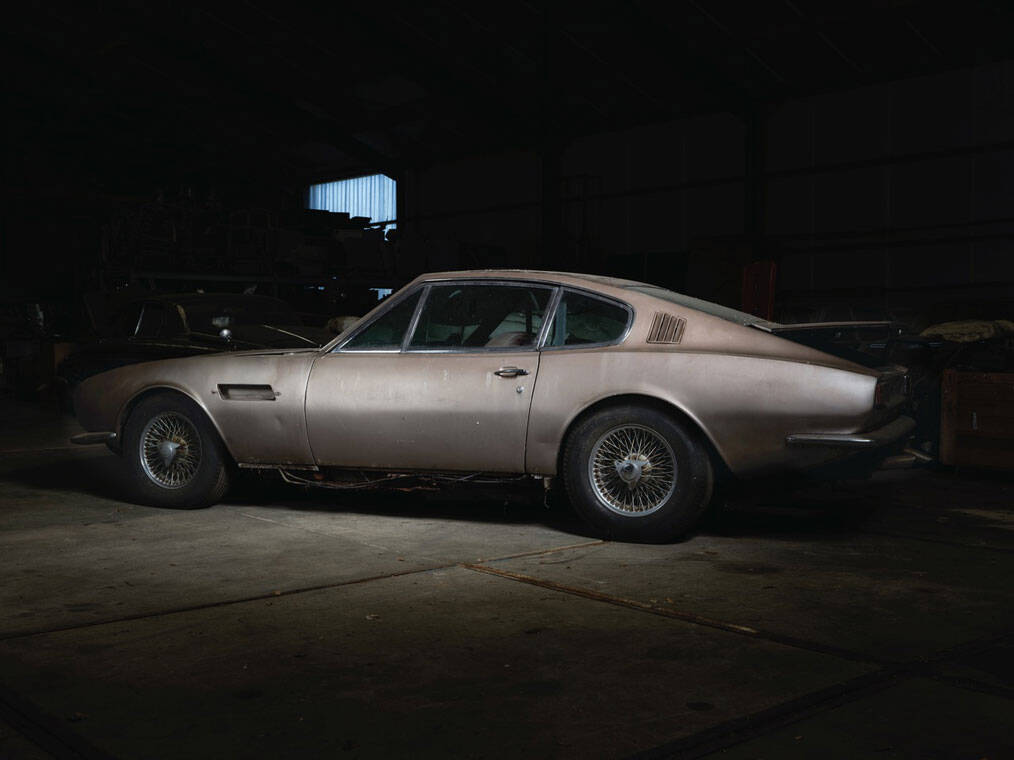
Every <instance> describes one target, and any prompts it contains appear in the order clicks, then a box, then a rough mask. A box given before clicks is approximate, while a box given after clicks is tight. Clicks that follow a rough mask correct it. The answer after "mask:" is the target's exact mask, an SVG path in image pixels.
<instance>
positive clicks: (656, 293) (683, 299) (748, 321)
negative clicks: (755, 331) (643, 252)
mask: <svg viewBox="0 0 1014 760" xmlns="http://www.w3.org/2000/svg"><path fill="white" fill-rule="evenodd" d="M624 287H626V289H627V290H634V291H636V292H638V293H643V294H644V295H646V296H651V297H652V298H660V299H662V300H663V301H668V302H669V303H674V304H676V305H677V306H686V307H687V308H688V309H695V310H696V311H703V312H704V313H705V314H710V315H711V316H713V317H719V318H720V319H724V320H726V321H728V322H735V323H736V324H737V325H756V326H758V327H764V328H768V329H771V328H774V327H778V326H779V325H778V323H777V322H769V321H768V320H766V319H761V318H760V317H755V316H754V315H753V314H747V313H746V312H745V311H736V309H730V308H729V307H728V306H721V305H719V304H717V303H712V302H711V301H704V300H702V299H700V298H694V297H693V296H686V295H683V294H682V293H676V292H674V291H672V290H666V289H665V288H660V287H658V286H657V285H644V284H642V283H637V284H636V285H626V286H624Z"/></svg>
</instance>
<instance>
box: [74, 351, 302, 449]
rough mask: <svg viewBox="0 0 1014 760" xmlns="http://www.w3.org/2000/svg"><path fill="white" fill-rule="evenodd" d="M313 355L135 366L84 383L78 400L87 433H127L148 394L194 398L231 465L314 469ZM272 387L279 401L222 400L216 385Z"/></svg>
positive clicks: (228, 357) (253, 356)
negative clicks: (309, 384)
mask: <svg viewBox="0 0 1014 760" xmlns="http://www.w3.org/2000/svg"><path fill="white" fill-rule="evenodd" d="M315 357H316V353H315V352H313V351H307V352H276V353H253V354H242V353H237V354H218V355H216V356H207V357H189V358H185V359H170V360H166V361H159V362H149V363H146V364H135V365H132V366H129V367H122V368H120V369H115V370H112V371H110V372H103V373H102V374H100V375H96V376H94V377H92V378H89V379H88V380H86V381H85V382H83V383H82V384H81V386H80V388H79V390H78V393H77V396H76V399H75V409H76V411H77V415H78V419H79V420H80V422H81V424H82V425H83V426H84V428H85V429H86V430H112V431H115V432H116V433H117V434H118V435H120V436H122V434H123V425H124V424H125V422H126V418H127V416H128V414H129V411H130V409H131V407H132V405H133V403H134V402H135V401H136V400H137V399H138V398H139V397H140V396H141V395H142V394H145V393H147V392H150V391H157V390H172V391H176V392H179V393H182V394H184V395H186V396H189V397H190V398H191V399H192V400H193V401H195V402H196V403H197V404H198V405H199V406H200V407H201V408H202V409H203V410H204V412H205V413H206V414H207V416H208V418H209V419H210V420H211V422H212V424H214V426H215V428H216V429H217V430H218V432H219V435H220V436H221V437H222V440H223V441H224V443H225V445H226V447H227V448H228V449H229V452H230V453H231V454H232V456H233V458H234V459H235V460H236V461H237V462H240V463H244V464H290V465H299V464H312V463H313V455H312V453H311V452H310V448H309V445H308V443H307V437H306V417H305V414H304V408H303V407H304V405H303V400H304V396H305V392H306V379H307V376H308V375H309V371H310V366H311V365H312V364H313V360H314V358H315ZM230 384H236V385H264V386H270V388H271V390H272V392H273V393H274V394H275V395H274V400H270V401H269V400H237V399H227V398H223V396H222V393H221V392H220V391H219V385H230Z"/></svg>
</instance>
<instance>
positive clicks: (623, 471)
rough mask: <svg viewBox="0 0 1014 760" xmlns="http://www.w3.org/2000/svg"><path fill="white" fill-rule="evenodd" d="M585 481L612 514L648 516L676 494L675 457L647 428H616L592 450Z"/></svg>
mask: <svg viewBox="0 0 1014 760" xmlns="http://www.w3.org/2000/svg"><path fill="white" fill-rule="evenodd" d="M588 478H589V481H590V483H591V487H592V490H593V491H594V492H595V495H596V496H597V497H598V499H599V501H600V502H602V504H604V505H605V506H606V507H608V508H609V509H611V510H612V511H613V512H617V513H619V514H621V515H624V516H626V517H639V516H643V515H649V514H651V513H653V512H655V511H657V510H659V509H661V508H662V506H663V505H664V504H665V503H666V502H667V501H669V498H670V497H671V496H672V495H673V492H674V491H675V490H676V456H675V455H674V454H673V451H672V447H671V446H670V445H669V443H668V441H666V440H665V438H663V437H662V436H661V435H659V434H658V433H656V432H655V431H654V430H652V429H651V428H649V427H645V426H643V425H620V426H618V427H614V428H613V429H612V430H609V431H607V432H606V433H605V434H604V435H603V436H602V437H601V438H599V439H598V441H596V443H595V445H594V446H593V447H592V451H591V457H589V460H588Z"/></svg>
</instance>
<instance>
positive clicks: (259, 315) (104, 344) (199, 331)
mask: <svg viewBox="0 0 1014 760" xmlns="http://www.w3.org/2000/svg"><path fill="white" fill-rule="evenodd" d="M92 321H93V325H92V328H93V334H94V337H93V338H92V339H91V340H90V341H88V342H86V343H84V344H82V345H81V346H80V347H79V348H78V349H77V350H76V351H74V352H73V353H71V354H70V355H69V356H68V357H67V358H66V359H64V361H63V362H62V363H61V364H60V366H59V367H58V368H57V372H56V375H57V380H58V382H60V383H61V384H62V385H63V388H64V392H65V393H66V394H70V393H72V392H73V389H74V387H76V386H77V384H78V383H80V382H81V381H82V380H84V379H86V378H88V377H91V376H92V375H95V374H98V373H99V372H105V371H106V370H109V369H113V368H115V367H122V366H125V365H128V364H138V363H140V362H148V361H154V360H157V359H171V358H177V357H182V356H197V355H202V354H215V353H220V352H222V351H247V350H251V349H264V348H317V347H320V346H322V345H324V344H325V343H327V342H328V341H329V340H331V339H332V338H334V335H335V334H334V333H333V332H331V331H330V330H328V329H326V328H324V327H312V326H309V325H305V324H304V323H303V322H304V320H303V319H302V318H301V317H300V315H299V314H298V313H297V312H296V311H295V310H293V309H292V307H291V306H289V305H288V304H287V303H285V301H282V300H280V299H278V298H272V297H270V296H261V295H251V294H237V293H182V294H144V295H140V296H133V297H130V298H127V299H123V300H121V302H119V303H114V305H113V306H112V308H110V309H104V310H101V313H100V310H98V309H95V310H93V311H92Z"/></svg>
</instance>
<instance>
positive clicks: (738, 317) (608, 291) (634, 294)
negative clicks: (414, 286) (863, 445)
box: [413, 269, 781, 330]
mask: <svg viewBox="0 0 1014 760" xmlns="http://www.w3.org/2000/svg"><path fill="white" fill-rule="evenodd" d="M458 279H461V280H467V279H509V280H541V281H544V282H551V283H556V284H560V285H572V286H576V287H585V288H588V289H590V290H594V291H596V292H598V293H602V294H605V295H610V296H613V297H614V298H619V299H621V300H623V301H626V302H629V303H631V304H632V305H634V306H635V308H636V307H637V306H638V302H640V303H642V304H644V303H645V301H648V302H650V303H653V304H655V305H656V306H657V305H660V304H665V303H668V304H670V305H671V304H675V305H677V306H681V307H683V308H686V309H693V310H695V311H699V312H703V313H705V314H709V315H711V316H713V317H719V318H721V319H723V320H725V321H727V322H732V323H734V324H739V325H752V326H756V327H761V328H764V329H769V330H770V329H775V328H778V327H781V325H779V324H778V323H777V322H771V321H769V320H766V319H762V318H761V317H757V316H755V315H753V314H747V313H746V312H742V311H738V310H736V309H733V308H730V307H728V306H722V305H721V304H717V303H714V302H712V301H705V300H703V299H700V298H694V297H693V296H688V295H686V294H684V293H677V292H675V291H672V290H668V289H667V288H664V287H662V286H660V285H653V284H651V283H647V282H638V281H637V280H625V279H622V278H619V277H604V276H601V275H596V274H579V273H577V272H553V271H546V270H539V269H472V270H467V269H466V270H458V271H451V272H430V273H427V274H424V275H420V276H419V277H417V278H416V279H415V280H414V281H413V283H415V282H428V281H433V280H458Z"/></svg>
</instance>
